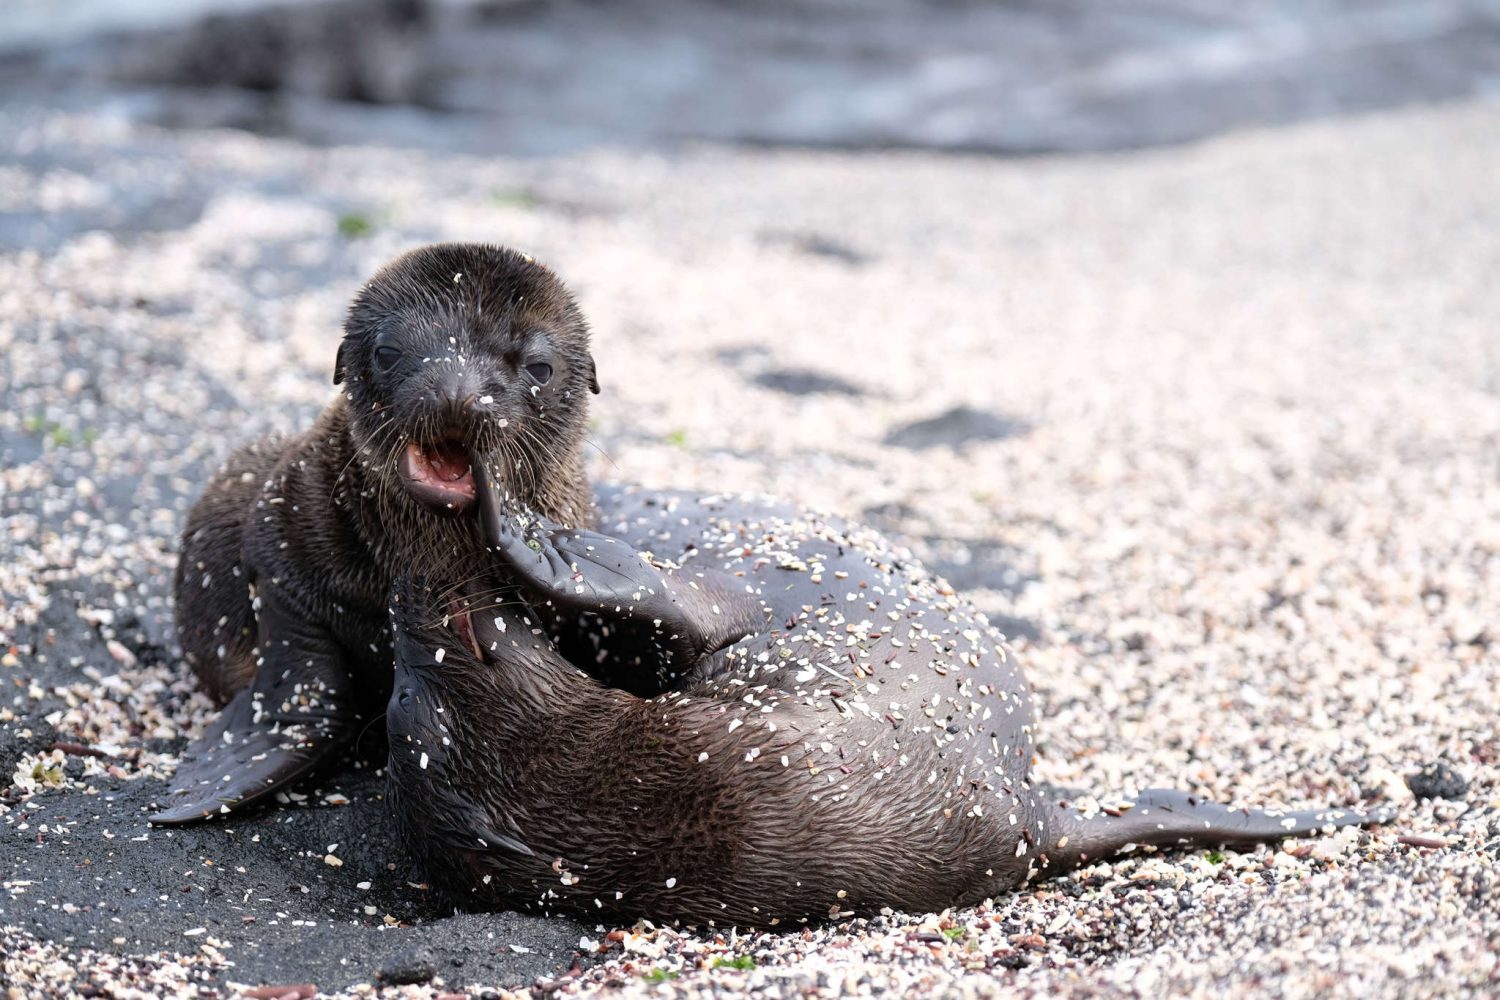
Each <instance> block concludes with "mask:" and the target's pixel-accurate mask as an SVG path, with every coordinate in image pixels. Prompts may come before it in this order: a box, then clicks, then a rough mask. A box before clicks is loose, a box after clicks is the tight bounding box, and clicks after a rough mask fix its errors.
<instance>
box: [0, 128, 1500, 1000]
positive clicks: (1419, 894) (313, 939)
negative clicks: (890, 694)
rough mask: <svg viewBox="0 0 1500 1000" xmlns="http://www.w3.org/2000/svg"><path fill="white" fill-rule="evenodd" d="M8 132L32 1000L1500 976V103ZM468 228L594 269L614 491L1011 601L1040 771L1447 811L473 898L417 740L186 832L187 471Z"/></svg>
mask: <svg viewBox="0 0 1500 1000" xmlns="http://www.w3.org/2000/svg"><path fill="white" fill-rule="evenodd" d="M0 135H3V136H5V137H6V138H4V139H3V140H0V143H3V147H0V212H3V213H5V214H4V216H3V219H0V347H3V351H0V404H3V405H0V467H3V471H0V526H3V531H0V654H3V656H0V690H3V695H0V788H4V789H5V790H4V792H3V795H0V926H3V931H0V956H3V957H0V970H3V979H4V981H5V982H6V984H7V986H8V988H9V990H10V991H11V993H10V995H11V996H16V997H30V996H38V995H51V994H52V993H54V992H55V993H57V994H58V995H82V996H92V995H100V994H101V992H102V993H103V995H111V996H116V997H125V996H136V995H180V996H195V995H209V994H207V993H205V992H204V991H215V990H216V991H218V992H217V995H219V996H225V995H234V994H232V993H231V992H230V989H231V984H247V985H250V986H254V985H258V984H265V983H272V984H293V983H311V984H315V985H316V986H317V987H318V988H319V989H320V990H321V991H322V993H323V994H326V995H330V996H346V995H370V994H373V993H375V992H382V993H383V994H384V995H392V996H396V995H400V996H414V997H415V996H421V997H427V996H439V995H442V994H444V993H449V992H465V991H467V992H468V993H469V994H470V995H473V996H480V995H483V994H484V992H485V991H486V990H491V991H496V992H502V993H504V992H507V991H515V995H518V996H531V995H539V994H538V993H536V992H535V991H534V990H533V987H538V988H540V989H541V990H542V991H543V992H544V993H545V994H546V995H580V996H583V995H595V994H601V995H602V994H608V995H610V996H625V997H633V996H655V997H671V996H688V995H709V994H713V995H715V996H723V997H737V996H747V997H748V996H833V995H838V994H840V993H855V994H874V995H890V996H900V995H931V996H954V997H969V996H1038V997H1041V996H1066V997H1097V996H1105V997H1113V996H1141V997H1154V996H1164V995H1173V996H1178V995H1180V996H1265V997H1272V996H1275V997H1303V996H1307V997H1311V996H1319V997H1361V998H1364V997H1373V996H1379V997H1439V996H1441V997H1463V996H1474V997H1479V996H1489V995H1493V994H1494V992H1495V991H1496V990H1497V989H1500V966H1497V963H1496V958H1495V955H1496V953H1497V951H1500V778H1497V775H1496V764H1497V761H1500V737H1497V732H1496V727H1497V719H1500V291H1497V284H1496V278H1495V276H1496V275H1497V274H1500V198H1497V196H1496V190H1497V189H1496V183H1495V178H1496V177H1500V107H1497V106H1496V105H1494V104H1484V103H1476V104H1452V105H1446V106H1437V107H1430V108H1421V109H1416V110H1408V111H1403V112H1394V113H1386V114H1381V115H1376V116H1371V117H1365V118H1352V119H1342V120H1337V121H1327V122H1320V123H1315V124H1308V125H1300V126H1295V127H1290V128H1285V129H1280V130H1274V131H1264V132H1244V133H1239V134H1233V135H1229V136H1225V137H1221V138H1217V139H1213V140H1209V141H1205V142H1203V143H1201V144H1195V145H1187V146H1180V147H1175V148H1169V149H1160V150H1154V151H1146V152H1133V153H1124V154H1112V155H1098V156H1088V157H1055V158H1053V157H1039V158H1027V159H1013V160H1006V159H995V158H987V157H981V156H939V155H933V154H927V153H920V152H889V153H876V152H864V153H858V152H797V151H773V150H754V149H727V148H718V147H710V146H704V147H689V148H687V149H686V150H684V151H682V152H679V153H674V154H671V155H667V154H648V153H629V154H627V153H619V152H615V153H609V152H598V153H589V154H577V155H570V156H564V157H558V158H549V159H527V160H522V159H500V158H478V157H465V156H456V155H450V156H442V157H436V156H424V155H422V154H420V153H416V152H411V151H405V150H395V149H379V148H365V149H352V148H335V149H313V148H310V147H306V146H302V145H299V144H296V143H293V142H288V141H278V140H274V139H266V138H256V137H252V136H248V135H244V134H240V133H232V132H193V131H186V132H177V133H172V132H164V131H157V130H153V129H150V128H147V127H144V126H139V125H132V124H126V123H124V122H123V121H122V120H121V119H119V118H117V117H114V116H111V115H109V114H106V113H102V112H100V113H92V112H87V113H86V112H76V113H69V112H64V111H59V110H42V109H38V108H27V107H24V106H6V107H0ZM447 239H474V240H485V241H492V242H500V243H505V244H509V245H513V246H516V247H519V248H522V249H524V250H526V251H528V252H530V253H532V254H534V255H535V256H536V257H538V258H539V259H541V260H544V261H546V262H548V263H550V264H551V265H552V266H553V267H554V269H555V270H556V271H557V272H558V273H559V274H560V275H561V276H562V277H563V278H564V280H565V281H567V282H568V283H569V284H570V286H571V287H572V288H573V289H574V291H575V292H576V294H577V296H578V298H579V300H580V303H581V305H582V307H583V309H584V311H585V313H586V314H587V315H588V316H589V317H590V318H591V321H592V323H593V327H594V336H595V356H596V358H597V360H598V365H599V377H600V381H601V382H602V384H603V388H604V391H603V393H602V394H601V395H600V396H599V397H597V400H596V402H595V404H594V406H595V410H594V414H595V420H594V425H593V429H592V431H591V440H592V441H593V443H594V445H595V446H596V447H595V449H594V453H593V457H592V461H591V469H590V471H591V473H592V474H593V475H594V477H595V478H596V479H598V480H600V481H605V480H609V481H619V482H636V483H643V484H647V485H650V486H661V487H682V488H691V489H698V490H721V489H728V490H750V491H765V492H770V493H776V494H781V495H785V496H789V497H792V498H795V499H796V500H798V501H801V502H803V503H806V504H808V505H811V506H814V507H819V508H825V509H829V510H832V511H836V512H838V513H841V514H844V515H847V516H850V517H853V518H856V519H858V520H861V521H864V522H867V523H870V524H873V525H875V526H877V527H879V528H881V529H882V530H884V531H887V532H889V533H890V534H891V535H892V536H893V537H895V538H897V539H898V540H899V541H900V542H901V543H902V544H904V545H906V546H909V547H910V548H911V549H912V551H913V552H914V553H915V554H916V556H917V557H918V558H919V559H921V560H922V561H923V562H924V563H925V564H926V565H928V566H929V567H931V568H933V569H935V570H937V571H938V572H940V573H941V574H942V575H944V576H945V577H947V578H948V579H949V580H951V581H952V582H953V583H954V585H955V586H956V587H958V589H959V590H960V591H961V592H962V593H964V594H965V595H967V596H968V597H969V598H970V599H972V600H973V601H974V602H975V604H976V605H977V606H978V607H979V608H980V609H981V610H983V611H984V612H985V613H986V614H987V615H988V616H989V617H990V619H991V620H992V621H993V622H995V623H996V624H997V625H999V626H1000V627H1001V628H1002V629H1004V630H1005V631H1006V632H1007V633H1008V634H1009V635H1010V636H1011V637H1012V639H1013V645H1014V647H1015V651H1016V654H1017V655H1018V656H1019V657H1020V658H1021V660H1022V662H1023V664H1024V669H1025V671H1026V674H1027V676H1028V678H1029V679H1030V682H1031V684H1032V686H1033V689H1034V691H1035V698H1036V711H1037V716H1038V738H1039V760H1038V762H1037V766H1036V772H1037V775H1038V777H1039V778H1041V779H1043V780H1045V781H1048V782H1051V783H1054V784H1056V785H1059V786H1062V787H1064V788H1069V789H1076V790H1079V791H1080V792H1081V793H1084V794H1088V795H1094V796H1097V797H1099V798H1101V799H1108V798H1110V797H1111V796H1116V795H1119V794H1121V793H1129V792H1131V791H1134V790H1138V789H1140V788H1144V787H1148V786H1176V787H1184V788H1188V789H1191V790H1193V791H1195V792H1199V793H1201V794H1203V795H1206V796H1210V797H1213V798H1216V799H1221V800H1223V801H1228V802H1233V803H1236V804H1241V805H1252V804H1253V805H1269V806H1299V807H1300V806H1316V805H1323V804H1358V803H1369V804H1375V803H1395V804H1397V805H1399V807H1400V815H1399V818H1398V820H1397V821H1396V822H1394V823H1392V824H1389V825H1387V826H1383V827H1380V828H1378V829H1376V830H1374V831H1372V832H1364V831H1347V832H1344V833H1341V834H1339V835H1337V836H1332V837H1327V838H1323V839H1319V840H1313V841H1303V842H1295V843H1293V842H1288V843H1285V844H1283V845H1281V847H1280V848H1279V849H1269V848H1268V849H1262V850H1259V851H1255V852H1250V853H1235V852H1202V851H1196V852H1176V853H1170V852H1169V853H1161V854H1150V853H1141V854H1139V855H1137V856H1134V857H1131V858H1128V859H1123V860H1120V861H1117V862H1114V863H1110V864H1100V865H1096V866H1094V867H1091V868H1088V869H1085V870H1082V871H1080V872H1078V873H1076V874H1074V875H1072V876H1070V877H1068V878H1064V879H1059V880H1056V881H1053V882H1049V883H1044V884H1040V885H1037V886H1035V887H1033V888H1031V889H1029V890H1028V891H1025V892H1019V893H1015V894H1013V895H1010V896H1006V897H1003V898H999V899H996V900H994V901H993V902H992V903H990V904H988V905H986V906H983V907H980V908H978V909H975V910H964V911H954V912H951V913H945V914H936V915H900V914H893V915H891V916H888V917H881V918H878V919H875V920H869V921H853V922H847V923H840V924H833V925H828V926H824V927H817V928H812V929H809V930H806V931H800V932H793V933H789V934H780V935H759V934H756V935H747V934H729V933H722V934H718V935H703V934H697V933H689V932H681V931H676V930H671V929H656V928H651V927H646V926H639V927H636V928H619V927H615V926H612V925H595V924H583V923H575V922H571V921H563V920H547V919H540V918H530V917H520V916H517V915H513V914H499V915H484V914H467V915H461V916H454V915H452V914H451V911H449V910H447V909H445V908H444V907H443V906H442V905H441V904H440V903H439V902H438V901H437V900H435V899H433V898H431V895H430V893H429V892H428V891H427V890H426V889H425V886H424V885H423V883H422V882H421V875H420V873H418V872H415V871H412V870H410V868H409V866H408V865H407V863H406V861H405V859H404V858H402V857H401V856H400V851H399V847H398V846H397V845H396V844H394V843H393V842H392V841H391V840H390V839H389V833H390V830H389V827H388V825H386V820H385V818H384V814H383V812H382V810H381V803H380V799H379V796H380V793H381V789H382V779H381V777H380V775H379V774H378V773H375V770H374V767H375V764H374V763H371V762H360V761H351V762H350V763H348V765H347V766H345V767H343V768H341V769H340V770H339V771H337V772H336V773H333V774H331V775H329V776H328V777H327V778H326V779H324V780H322V781H321V782H320V783H317V784H315V785H313V786H309V787H307V788H305V789H303V790H302V791H301V792H299V797H297V798H296V799H295V800H294V801H289V802H288V803H287V804H286V805H285V806H284V807H283V808H281V809H279V810H271V811H262V812H258V813H253V814H250V815H247V816H245V817H243V818H238V817H237V818H235V819H234V820H233V821H231V822H229V823H226V824H221V825H214V826H207V827H194V828H189V829H185V830H180V831H163V830H153V829H151V828H150V827H148V826H147V824H146V821H145V816H146V814H147V813H148V812H149V811H150V808H149V807H150V803H151V802H152V800H153V797H154V796H159V795H161V794H162V792H163V791H164V790H165V787H166V786H165V784H164V780H163V779H164V777H165V776H166V775H168V774H169V773H170V771H171V769H172V768H173V766H174V765H175V763H176V761H177V756H176V755H177V754H178V753H179V752H180V751H181V750H182V748H183V746H184V744H185V741H186V737H187V736H189V735H191V734H192V733H194V732H196V731H198V730H199V729H200V728H201V727H202V726H203V724H204V723H205V721H206V720H207V719H208V718H209V717H210V716H211V711H212V710H211V706H210V704H209V702H208V700H207V698H206V697H204V696H203V695H202V694H201V693H198V692H197V690H196V687H195V685H194V683H193V682H192V681H191V679H190V678H188V677H187V676H186V674H185V670H184V669H183V668H182V666H181V665H180V663H179V662H178V660H177V658H176V652H175V648H174V639H173V632H172V622H171V608H170V590H171V573H172V569H173V566H174V562H175V551H176V544H177V533H178V532H179V530H180V528H181V524H182V520H183V518H184V516H185V512H186V510H187V507H188V506H189V505H190V504H191V502H192V501H193V499H194V498H195V497H196V496H197V493H198V491H199V490H200V489H201V486H202V484H203V482H204V481H205V480H206V478H207V476H208V475H209V474H210V473H211V471H212V470H213V468H214V467H215V466H216V464H217V463H218V462H219V461H221V460H222V459H223V458H224V457H225V456H226V455H227V454H228V452H229V451H230V450H231V449H232V448H233V447H234V446H235V445H236V444H238V443H240V442H243V441H246V440H249V439H250V438H252V437H255V436H258V435H261V434H264V433H268V432H272V431H283V432H285V431H292V430H296V429H298V428H301V427H304V426H306V425H307V424H308V423H309V422H310V421H311V419H312V417H313V415H314V414H315V413H316V412H317V411H318V410H319V409H320V408H321V407H322V406H323V405H325V404H326V402H327V401H328V400H329V399H330V398H331V397H332V394H333V392H334V389H333V387H332V385H331V384H330V373H331V370H332V364H333V356H334V350H335V347H336V345H337V341H338V336H339V327H340V323H341V319H342V311H343V309H344V306H345V304H346V303H347V301H348V299H349V297H350V295H351V294H352V293H353V291H354V290H355V289H356V288H357V287H358V285H359V283H360V282H361V281H362V280H363V279H364V278H365V277H366V276H367V275H368V274H369V273H370V272H371V271H372V270H373V269H374V268H375V267H376V266H378V265H379V264H380V263H382V262H383V261H385V260H386V259H388V258H389V257H391V256H393V255H394V254H396V253H398V252H400V251H401V250H403V249H406V248H408V247H411V246H413V245H417V244H420V243H424V242H429V241H435V240H447ZM56 746H60V747H61V749H54V747H56ZM329 858H333V859H334V861H329V860H328V859H329ZM335 862H336V863H335ZM382 971H383V972H384V973H385V978H384V979H383V980H381V981H380V982H379V983H377V982H376V977H377V974H379V973H381V972H382ZM401 979H408V980H412V979H415V980H417V982H415V983H412V984H409V985H394V984H393V981H395V980H401ZM91 990H92V992H91ZM70 991H71V992H70ZM132 991H138V992H132ZM918 991H920V993H919V992H918Z"/></svg>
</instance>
